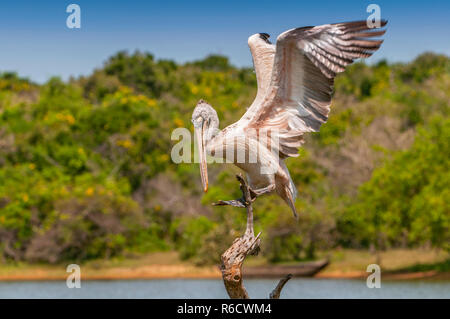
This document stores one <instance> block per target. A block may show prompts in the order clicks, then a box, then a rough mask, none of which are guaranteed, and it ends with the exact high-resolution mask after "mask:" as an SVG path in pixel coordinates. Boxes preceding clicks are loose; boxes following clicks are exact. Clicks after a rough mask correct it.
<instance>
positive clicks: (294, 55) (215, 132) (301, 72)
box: [192, 20, 387, 218]
mask: <svg viewBox="0 0 450 319" xmlns="http://www.w3.org/2000/svg"><path fill="white" fill-rule="evenodd" d="M386 23H387V21H385V20H382V21H380V24H379V27H378V28H369V27H368V25H367V22H366V21H354V22H345V23H336V24H325V25H321V26H315V27H302V28H296V29H291V30H288V31H286V32H283V33H282V34H280V35H279V36H278V38H277V41H276V45H274V44H272V43H271V42H270V41H269V37H270V36H269V35H268V34H267V33H257V34H254V35H252V36H250V37H249V38H248V45H249V47H250V51H251V54H252V58H253V65H254V68H255V73H256V79H257V86H258V90H257V94H256V97H255V99H254V101H253V103H252V104H251V105H250V107H248V108H247V111H246V112H245V114H244V115H243V116H242V118H241V119H240V120H239V121H237V122H236V123H234V124H231V125H229V126H228V127H226V128H225V129H223V130H222V131H219V129H218V128H219V118H218V116H217V113H216V111H215V110H214V109H213V108H212V106H211V105H209V104H208V103H207V102H205V101H203V100H200V101H199V102H198V104H197V106H196V107H195V109H194V112H193V114H192V123H193V125H194V131H195V137H196V140H197V149H198V153H199V163H200V175H201V180H202V184H203V190H204V191H205V192H206V191H207V190H208V173H207V154H209V155H211V156H213V157H221V158H224V159H225V158H226V154H229V153H228V152H230V153H231V154H234V155H236V154H245V156H244V157H242V156H241V157H240V159H241V160H238V158H239V155H238V156H234V157H233V159H232V160H231V162H232V163H234V164H235V165H236V166H237V167H239V168H241V169H242V170H243V171H245V172H246V175H247V182H248V184H249V186H250V188H251V189H252V193H253V194H254V195H255V196H259V195H261V194H265V193H270V192H273V191H275V192H276V193H277V194H278V195H279V196H280V197H281V198H282V199H283V200H284V201H285V202H286V203H287V204H288V205H289V207H290V208H291V210H292V212H293V214H294V217H295V218H298V217H297V216H298V214H297V211H296V208H295V199H296V196H297V189H296V187H295V184H294V182H293V181H292V179H291V177H290V175H289V171H288V169H287V167H286V164H285V160H286V159H287V158H288V157H296V156H298V149H299V147H300V146H301V145H302V144H303V142H304V139H303V135H304V134H305V133H308V132H318V131H319V129H320V126H321V125H322V124H323V123H325V122H326V121H327V119H328V114H329V112H330V105H331V96H332V90H333V83H334V78H335V77H336V75H337V74H338V73H340V72H343V71H344V70H345V67H346V66H347V65H349V64H351V63H353V61H354V60H355V59H358V58H367V57H369V56H371V55H372V54H373V53H374V52H375V51H376V50H377V49H378V48H379V47H380V45H381V43H382V42H383V40H380V39H369V38H371V37H378V36H381V35H383V34H384V33H385V31H386V30H383V29H381V28H382V27H384V26H385V25H386ZM263 135H266V136H268V138H267V140H268V143H267V142H266V143H263V142H262V141H261V139H260V137H261V136H263ZM269 146H270V147H269ZM273 149H275V152H274V151H273ZM243 158H244V160H242V159H243ZM250 158H253V159H254V160H253V161H250V160H249V159H250ZM227 159H228V158H227ZM268 166H270V167H272V168H273V169H272V170H271V171H270V172H269V173H267V172H264V170H263V168H264V167H268Z"/></svg>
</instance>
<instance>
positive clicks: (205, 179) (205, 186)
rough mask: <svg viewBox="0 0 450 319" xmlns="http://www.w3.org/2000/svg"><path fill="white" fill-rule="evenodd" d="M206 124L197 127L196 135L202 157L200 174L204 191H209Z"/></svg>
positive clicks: (200, 156) (200, 157)
mask: <svg viewBox="0 0 450 319" xmlns="http://www.w3.org/2000/svg"><path fill="white" fill-rule="evenodd" d="M204 131H205V124H202V126H201V127H199V128H195V135H196V138H197V148H198V153H199V159H200V176H201V178H202V184H203V191H204V192H205V193H206V192H207V191H208V169H207V167H206V148H205V138H204Z"/></svg>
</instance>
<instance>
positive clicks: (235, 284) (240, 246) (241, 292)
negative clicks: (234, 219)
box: [213, 175, 292, 299]
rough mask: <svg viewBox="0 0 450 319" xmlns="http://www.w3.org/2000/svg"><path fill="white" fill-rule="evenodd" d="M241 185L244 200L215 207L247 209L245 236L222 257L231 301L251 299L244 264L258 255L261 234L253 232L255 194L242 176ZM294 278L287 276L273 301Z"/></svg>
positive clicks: (237, 240)
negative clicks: (244, 274) (243, 269)
mask: <svg viewBox="0 0 450 319" xmlns="http://www.w3.org/2000/svg"><path fill="white" fill-rule="evenodd" d="M236 178H237V180H238V181H239V183H240V189H241V191H242V198H240V199H236V200H228V201H219V202H218V203H215V204H213V205H216V206H217V205H219V206H220V205H231V206H234V207H241V208H246V210H247V227H246V230H245V233H244V235H243V236H241V237H238V238H236V239H235V240H234V241H233V244H232V245H231V247H230V248H228V249H227V250H226V251H225V252H224V253H223V254H222V256H221V261H222V262H221V265H220V270H221V271H222V278H223V282H224V284H225V289H226V290H227V293H228V295H229V296H230V298H231V299H249V298H250V297H249V296H248V293H247V290H246V289H245V287H244V284H243V280H242V264H243V263H244V259H245V257H247V255H257V254H258V252H259V245H260V239H259V236H260V235H261V233H259V234H258V235H256V236H255V233H254V230H253V206H252V202H253V201H254V200H255V199H256V196H255V193H254V192H253V191H252V190H251V189H250V188H249V186H248V185H247V183H246V182H245V180H244V178H243V177H242V176H241V175H236ZM291 277H292V275H290V274H289V275H287V276H286V277H285V278H283V279H282V280H281V281H280V282H279V283H278V285H277V287H276V288H275V289H274V290H273V291H272V293H271V294H270V298H271V299H277V298H279V297H280V293H281V290H282V289H283V286H284V285H285V284H286V282H287V281H288V280H289V279H290V278H291Z"/></svg>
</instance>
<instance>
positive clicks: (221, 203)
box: [213, 198, 246, 208]
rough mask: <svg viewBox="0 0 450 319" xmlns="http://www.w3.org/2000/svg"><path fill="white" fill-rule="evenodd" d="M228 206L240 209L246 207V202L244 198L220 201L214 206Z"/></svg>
mask: <svg viewBox="0 0 450 319" xmlns="http://www.w3.org/2000/svg"><path fill="white" fill-rule="evenodd" d="M226 205H229V206H234V207H240V208H245V207H246V205H245V200H244V199H242V198H239V199H232V200H219V201H218V202H217V203H213V206H226Z"/></svg>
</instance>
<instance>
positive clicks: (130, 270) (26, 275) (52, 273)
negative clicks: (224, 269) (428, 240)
mask: <svg viewBox="0 0 450 319" xmlns="http://www.w3.org/2000/svg"><path fill="white" fill-rule="evenodd" d="M67 276H68V273H66V272H65V271H61V269H56V268H53V269H45V268H33V269H27V270H26V271H20V270H16V271H10V272H7V273H1V274H0V281H30V280H32V281H34V280H66V278H67ZM367 276H368V273H367V272H361V271H323V272H321V273H319V274H317V275H316V276H315V277H314V278H321V279H365V278H367ZM382 276H383V278H385V279H390V280H411V279H424V278H440V279H450V274H448V273H444V274H442V273H437V272H436V271H428V272H414V273H384V274H382ZM221 277H222V276H221V273H220V271H219V269H218V267H215V266H211V267H195V266H187V265H149V266H140V267H117V268H108V269H91V268H87V269H83V267H81V278H82V280H120V279H125V280H126V279H128V280H129V279H182V278H184V279H220V278H221Z"/></svg>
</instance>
